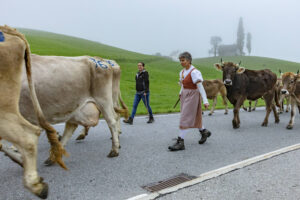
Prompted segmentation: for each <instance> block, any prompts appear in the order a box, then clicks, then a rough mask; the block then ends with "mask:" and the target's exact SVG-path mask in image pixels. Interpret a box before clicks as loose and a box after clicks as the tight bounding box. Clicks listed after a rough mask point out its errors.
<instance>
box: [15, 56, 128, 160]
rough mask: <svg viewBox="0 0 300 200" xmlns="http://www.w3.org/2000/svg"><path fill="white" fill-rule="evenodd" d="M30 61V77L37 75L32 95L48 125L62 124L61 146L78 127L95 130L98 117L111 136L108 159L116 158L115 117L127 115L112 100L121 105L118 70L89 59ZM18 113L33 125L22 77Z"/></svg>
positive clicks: (34, 58)
mask: <svg viewBox="0 0 300 200" xmlns="http://www.w3.org/2000/svg"><path fill="white" fill-rule="evenodd" d="M31 58H32V70H33V73H35V74H38V76H35V77H34V81H35V84H36V93H37V97H38V99H39V102H40V104H41V107H42V109H43V111H44V115H45V117H46V119H47V120H48V121H49V122H50V123H52V124H56V123H62V122H65V123H66V127H65V131H64V133H63V137H62V139H61V143H62V145H63V146H65V145H66V143H67V141H68V140H69V138H70V137H71V136H72V134H73V132H74V131H75V129H76V128H77V126H78V125H82V126H84V127H91V126H96V125H97V124H98V120H99V116H100V113H101V114H102V115H103V117H104V119H105V120H106V122H107V124H108V126H109V129H110V131H111V134H112V150H111V151H110V153H109V154H108V157H115V156H118V155H119V146H120V144H119V138H118V135H119V132H120V116H119V114H118V113H120V112H125V113H128V110H127V108H125V109H123V110H122V109H120V108H119V107H118V106H119V103H118V100H116V99H118V98H120V100H121V102H122V99H121V94H120V88H119V83H120V66H119V65H118V64H117V63H116V62H115V61H109V60H104V59H101V58H96V57H90V56H80V57H62V56H39V55H34V54H32V55H31ZM117 75H118V76H117ZM113 77H118V78H116V79H113ZM113 86H114V87H113ZM113 89H115V90H113ZM122 105H123V104H122ZM124 105H125V104H124ZM20 111H21V113H22V115H23V116H24V117H25V118H26V119H28V120H29V121H30V122H32V123H35V124H36V123H37V119H36V117H35V115H34V112H33V110H32V104H31V103H30V96H29V90H28V85H27V82H26V81H25V74H23V78H22V90H21V98H20ZM116 112H118V113H116Z"/></svg>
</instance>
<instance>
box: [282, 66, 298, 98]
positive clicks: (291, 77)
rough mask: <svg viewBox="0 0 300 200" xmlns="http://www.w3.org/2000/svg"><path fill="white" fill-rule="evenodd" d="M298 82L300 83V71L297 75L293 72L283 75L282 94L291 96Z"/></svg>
mask: <svg viewBox="0 0 300 200" xmlns="http://www.w3.org/2000/svg"><path fill="white" fill-rule="evenodd" d="M298 81H300V75H299V71H298V72H297V74H295V73H293V72H285V73H284V74H282V89H281V94H283V95H289V94H292V93H294V91H295V89H296V84H297V82H298Z"/></svg>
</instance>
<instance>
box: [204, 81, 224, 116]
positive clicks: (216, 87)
mask: <svg viewBox="0 0 300 200" xmlns="http://www.w3.org/2000/svg"><path fill="white" fill-rule="evenodd" d="M203 87H204V89H205V92H206V96H207V98H208V99H213V105H212V107H211V110H210V113H209V114H208V115H212V114H213V113H214V110H215V107H216V104H217V97H218V94H219V93H220V94H221V96H222V99H223V104H224V105H225V113H224V114H225V115H226V114H228V106H227V97H226V94H227V93H226V88H225V86H224V84H223V82H222V81H221V80H204V81H203Z"/></svg>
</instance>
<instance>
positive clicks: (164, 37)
mask: <svg viewBox="0 0 300 200" xmlns="http://www.w3.org/2000/svg"><path fill="white" fill-rule="evenodd" d="M0 3H1V4H0V5H1V12H0V24H1V25H3V24H7V25H10V26H13V27H23V28H31V29H38V30H45V31H50V32H55V33H62V34H66V35H72V36H77V37H81V38H85V39H89V40H93V41H98V42H101V43H104V44H108V45H112V46H115V47H119V48H123V49H127V50H131V51H135V52H140V53H145V54H154V53H156V52H160V53H161V54H163V55H169V54H170V53H171V52H172V51H174V50H180V51H185V50H187V51H190V52H191V53H192V55H193V57H207V56H208V50H209V48H211V45H210V37H211V36H215V35H216V36H220V37H221V38H222V40H223V42H222V43H223V44H232V43H235V42H236V33H237V25H238V21H239V18H240V17H243V22H244V30H245V33H247V32H250V33H251V34H252V53H251V54H252V55H256V56H265V57H273V58H279V59H285V60H291V61H296V62H300V47H299V45H300V39H299V38H300V23H299V21H300V1H299V0H85V1H77V0H72V1H71V0H65V1H64V0H51V1H46V0H44V1H41V0H26V1H23V0H19V1H17V0H0ZM245 51H246V48H245Z"/></svg>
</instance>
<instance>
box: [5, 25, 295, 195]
mask: <svg viewBox="0 0 300 200" xmlns="http://www.w3.org/2000/svg"><path fill="white" fill-rule="evenodd" d="M1 35H2V36H3V37H2V38H3V39H2V41H1V40H0V93H1V97H0V150H1V151H3V152H5V154H6V155H7V156H9V157H10V158H11V159H12V160H13V161H15V162H17V163H18V164H20V165H21V166H22V167H23V168H24V177H23V179H24V186H25V187H26V188H28V189H29V190H30V191H31V192H32V193H34V194H35V195H37V196H38V197H40V198H43V199H45V198H47V196H48V186H47V184H46V183H45V182H43V178H41V177H39V175H38V172H37V166H36V165H37V164H36V162H37V143H38V137H39V135H40V133H41V130H42V129H44V130H45V131H46V134H47V137H48V140H49V143H50V145H51V149H50V156H49V159H48V160H47V161H46V164H53V163H58V164H59V165H60V166H61V167H63V168H65V169H67V168H66V166H65V164H64V162H63V160H62V157H63V156H64V155H65V156H67V155H68V154H67V152H66V151H65V149H64V146H65V145H66V144H67V142H68V140H69V139H70V137H71V136H72V134H73V133H74V131H75V130H76V128H77V127H78V125H81V126H83V127H84V131H83V133H82V134H81V135H80V137H79V138H78V139H83V138H84V137H85V136H86V135H87V132H88V130H89V128H90V127H93V126H96V125H97V124H98V121H99V116H100V114H102V115H103V118H104V119H105V120H106V122H107V124H108V126H109V129H110V132H111V135H112V149H111V151H110V153H109V154H108V157H115V156H118V155H119V148H120V142H119V134H120V133H121V126H120V116H121V114H122V115H124V117H125V118H128V108H127V106H126V105H125V103H124V102H123V100H122V97H121V92H120V73H121V70H120V66H119V65H118V64H117V63H116V62H115V61H112V60H107V59H102V58H99V57H91V56H80V57H60V56H38V55H34V54H31V53H30V48H29V45H28V42H27V40H26V38H25V37H24V35H22V34H21V33H19V32H18V31H17V30H15V29H13V28H10V27H8V26H0V36H1ZM24 67H25V69H26V70H25V71H24V70H23V68H24ZM215 67H216V68H217V69H218V70H220V71H222V72H223V81H220V80H205V81H204V82H203V85H204V88H205V90H206V93H207V97H208V98H209V99H213V105H212V109H211V111H210V113H209V115H212V114H213V112H214V108H215V105H216V102H217V96H218V94H221V96H222V98H223V103H224V105H225V107H226V108H225V114H227V113H228V108H227V100H229V101H230V103H231V104H233V105H234V109H233V112H234V118H233V121H232V125H233V128H239V127H240V118H239V110H240V107H241V106H242V105H243V103H244V101H245V100H246V99H247V100H250V101H254V100H257V99H259V98H263V99H264V101H265V104H266V116H265V119H264V121H263V123H262V126H267V124H268V117H269V114H270V112H271V111H272V110H273V113H274V116H275V123H278V122H279V117H278V112H277V109H276V107H275V104H276V105H277V106H278V107H279V108H280V109H281V111H282V108H283V107H282V104H280V102H283V99H284V98H289V99H290V102H291V120H290V122H289V124H288V126H287V128H288V129H291V128H292V127H293V123H294V118H295V106H296V105H300V100H299V98H300V82H298V79H299V76H298V73H297V74H294V73H292V72H286V73H284V74H283V75H282V78H281V79H278V78H277V76H276V74H274V73H273V72H271V71H270V70H268V69H265V70H248V69H245V68H243V67H240V66H239V64H235V63H232V62H222V60H221V62H220V63H217V64H215ZM32 74H37V75H38V76H32ZM250 110H251V108H250ZM62 122H63V123H65V124H66V126H65V130H64V133H63V135H62V138H61V139H60V140H59V139H58V135H57V132H56V130H55V129H54V128H53V127H52V126H51V125H50V124H56V123H62ZM1 139H3V140H6V141H8V142H10V143H12V144H13V145H14V146H15V147H17V149H18V152H17V153H11V149H10V148H7V146H5V145H1ZM17 155H18V156H17Z"/></svg>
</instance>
